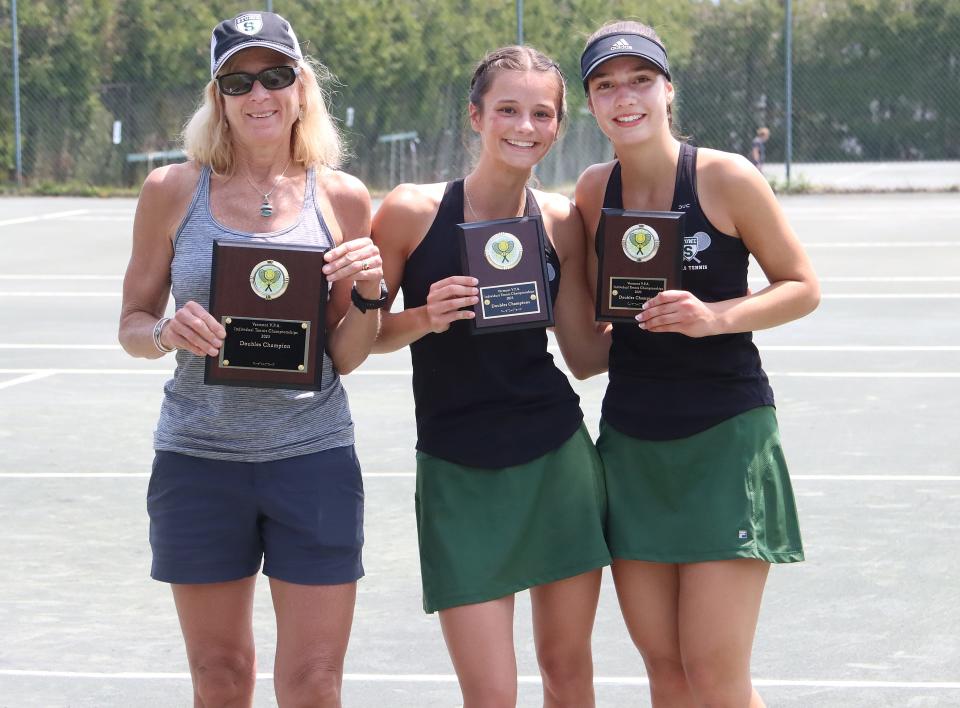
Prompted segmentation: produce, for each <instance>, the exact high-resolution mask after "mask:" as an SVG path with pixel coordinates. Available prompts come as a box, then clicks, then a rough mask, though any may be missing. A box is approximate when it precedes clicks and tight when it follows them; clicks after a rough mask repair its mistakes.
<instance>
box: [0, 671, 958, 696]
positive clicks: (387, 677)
mask: <svg viewBox="0 0 960 708" xmlns="http://www.w3.org/2000/svg"><path fill="white" fill-rule="evenodd" d="M0 676H18V677H29V678H73V679H101V680H102V679H121V680H138V681H151V680H152V681H157V680H161V681H163V680H180V681H187V680H190V674H189V673H188V672H186V671H171V672H136V671H117V672H109V673H108V672H100V671H40V670H29V669H0ZM257 680H258V681H272V680H273V675H272V674H269V673H258V674H257ZM343 680H344V681H348V682H370V683H450V684H453V683H457V677H456V676H455V675H453V674H344V675H343ZM517 681H518V682H519V683H521V684H540V683H541V681H540V677H539V676H518V677H517ZM593 682H594V684H595V685H604V686H647V685H649V683H650V680H649V679H647V678H646V677H643V676H596V677H594V679H593ZM753 685H754V686H761V687H763V686H767V687H792V686H807V687H811V688H840V689H853V688H884V689H914V690H916V689H922V690H948V691H957V690H960V681H858V680H847V681H845V680H817V679H753Z"/></svg>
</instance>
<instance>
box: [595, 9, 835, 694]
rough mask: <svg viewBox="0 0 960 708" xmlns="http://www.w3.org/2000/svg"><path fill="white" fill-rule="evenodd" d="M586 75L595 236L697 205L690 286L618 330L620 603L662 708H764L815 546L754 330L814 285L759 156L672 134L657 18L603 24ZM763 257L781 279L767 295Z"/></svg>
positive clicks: (614, 413) (798, 313)
mask: <svg viewBox="0 0 960 708" xmlns="http://www.w3.org/2000/svg"><path fill="white" fill-rule="evenodd" d="M581 78H582V79H583V81H584V89H585V91H586V92H587V98H588V107H589V109H590V111H591V112H592V113H593V115H594V116H595V117H596V119H597V123H598V125H599V127H600V129H601V130H602V131H603V132H604V133H605V134H606V135H607V137H608V138H609V139H610V141H611V142H612V144H613V148H614V151H615V154H616V155H617V160H615V161H614V162H608V163H604V164H597V165H593V166H591V167H589V168H588V169H587V170H586V171H585V172H584V173H583V175H581V177H580V180H579V181H578V184H577V189H576V203H577V207H578V208H579V209H580V212H581V214H582V215H583V218H584V222H585V228H586V229H587V233H588V234H591V236H592V237H593V238H594V239H595V238H596V235H595V234H596V230H597V226H598V222H599V218H600V210H601V208H602V207H605V206H606V207H617V208H627V209H634V210H678V211H684V212H686V214H687V217H686V225H685V230H686V233H685V235H684V243H683V246H684V250H683V258H684V261H683V272H682V281H681V289H677V290H671V291H666V292H662V293H660V294H658V295H657V296H656V297H655V298H653V299H651V300H650V301H649V302H648V303H647V304H646V307H645V309H644V311H643V312H642V314H640V315H639V316H638V317H637V324H636V325H633V324H623V325H620V324H618V325H615V326H614V327H613V328H612V329H613V335H612V344H611V351H610V366H609V371H610V383H609V386H608V389H607V393H606V396H605V399H604V405H603V418H602V423H601V435H600V439H599V440H598V442H597V448H598V450H599V452H600V454H601V457H602V459H603V461H604V467H605V479H606V485H607V490H608V499H609V511H608V514H609V516H608V523H607V540H608V543H609V546H610V551H611V554H612V556H613V558H614V561H613V575H614V580H615V582H616V586H617V593H618V596H619V599H620V605H621V608H622V610H623V614H624V618H625V620H626V623H627V627H628V629H629V630H630V634H631V637H632V639H633V641H634V643H635V644H636V645H637V647H638V649H639V650H640V653H641V654H642V656H643V660H644V663H645V664H646V668H647V673H648V675H649V677H650V690H651V696H652V699H653V705H654V706H655V707H660V706H670V707H671V708H674V707H677V706H699V705H724V706H742V707H743V708H747V706H749V707H750V708H757V707H758V706H762V705H763V702H762V700H761V699H760V696H759V695H758V694H757V693H756V691H754V690H753V688H752V684H751V681H750V653H751V647H752V642H753V636H754V632H755V628H756V621H757V616H758V613H759V608H760V599H761V595H762V593H763V587H764V583H765V580H766V577H767V572H768V569H769V565H770V563H772V562H792V561H798V560H802V559H803V549H802V544H801V542H800V536H799V529H798V525H797V521H796V513H795V507H794V502H793V494H792V491H791V489H790V484H789V476H788V475H787V471H786V465H785V463H784V462H783V456H782V452H781V449H780V445H779V437H778V433H777V427H776V418H775V415H774V412H773V394H772V391H771V390H770V387H769V384H768V382H767V378H766V375H765V374H764V373H763V369H762V367H761V365H760V358H759V354H758V353H757V350H756V347H754V345H753V343H752V341H751V336H750V332H751V331H752V330H756V329H764V328H767V327H773V326H776V325H779V324H783V323H785V322H789V321H790V320H793V319H796V318H798V317H802V316H804V315H806V314H808V313H809V312H811V311H812V310H813V309H814V308H815V307H816V306H817V303H818V301H819V288H818V285H817V281H816V278H815V276H814V273H813V269H812V268H811V265H810V263H809V261H808V259H807V257H806V255H805V254H804V251H803V249H802V248H801V246H800V244H799V242H798V240H797V237H796V236H795V235H794V233H793V231H792V230H791V228H790V226H789V225H788V224H787V222H786V219H785V218H784V216H783V213H782V211H781V210H780V207H779V205H778V204H777V201H776V199H775V197H774V195H773V193H772V192H771V190H770V188H769V186H768V185H767V184H766V182H765V181H764V179H763V177H762V175H761V174H760V173H759V172H758V171H757V170H756V168H754V167H753V166H752V165H751V164H750V163H749V162H748V161H747V160H745V159H744V158H742V157H739V156H737V155H733V154H730V153H723V152H719V151H716V150H708V149H701V150H699V151H698V150H696V149H694V148H691V147H690V146H687V145H683V144H681V143H680V142H678V140H677V139H676V138H675V137H674V136H673V135H672V134H671V103H672V102H673V99H674V89H673V85H672V84H671V81H670V70H669V65H668V62H667V55H666V50H665V49H664V48H663V45H662V43H661V42H660V40H659V38H658V37H657V36H656V34H655V33H654V32H653V30H652V29H650V28H649V27H647V26H646V25H642V24H640V23H637V22H615V23H610V24H608V25H605V26H604V27H602V28H601V29H600V30H598V31H597V32H596V33H594V35H593V36H592V37H591V38H590V39H589V41H588V43H587V46H586V48H585V50H584V53H583V56H582V58H581ZM750 254H752V255H753V256H754V257H755V258H756V260H757V262H758V263H759V264H760V266H761V267H762V268H763V271H764V273H765V274H766V276H767V278H768V279H769V281H770V285H769V286H767V287H765V288H763V289H762V290H759V291H758V292H755V293H751V292H749V290H748V289H747V280H746V272H747V260H748V256H749V255H750ZM596 269H597V260H596V256H595V255H593V253H592V249H591V255H590V256H589V258H588V272H591V273H592V274H593V276H594V277H595V275H596Z"/></svg>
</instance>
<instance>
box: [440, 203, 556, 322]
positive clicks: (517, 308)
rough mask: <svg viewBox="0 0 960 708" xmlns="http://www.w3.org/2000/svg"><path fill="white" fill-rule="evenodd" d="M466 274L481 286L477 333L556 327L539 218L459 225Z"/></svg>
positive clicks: (543, 234)
mask: <svg viewBox="0 0 960 708" xmlns="http://www.w3.org/2000/svg"><path fill="white" fill-rule="evenodd" d="M457 227H458V229H459V231H460V254H461V260H462V265H463V273H464V275H470V276H473V277H474V278H476V279H477V280H478V281H479V282H478V284H477V288H478V289H479V290H480V293H479V298H480V301H479V302H478V303H477V304H476V305H474V307H473V310H474V313H475V315H476V316H475V317H474V318H473V319H472V320H470V322H471V325H470V328H471V332H472V333H473V334H484V333H487V332H504V331H509V330H514V329H527V328H530V327H552V326H553V302H552V300H551V299H550V289H549V278H548V277H547V260H546V252H545V245H546V234H545V233H544V230H543V222H542V221H541V219H540V217H539V216H521V217H517V218H513V219H495V220H492V221H477V222H474V223H470V224H458V225H457Z"/></svg>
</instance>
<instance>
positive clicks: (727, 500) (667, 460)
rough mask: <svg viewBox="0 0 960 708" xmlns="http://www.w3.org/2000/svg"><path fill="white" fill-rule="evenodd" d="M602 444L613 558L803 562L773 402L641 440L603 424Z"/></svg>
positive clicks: (681, 561) (672, 561) (798, 527)
mask: <svg viewBox="0 0 960 708" xmlns="http://www.w3.org/2000/svg"><path fill="white" fill-rule="evenodd" d="M597 450H598V451H599V453H600V457H601V459H602V460H603V466H604V473H605V479H606V486H607V499H608V505H609V509H608V515H607V543H608V545H609V547H610V552H611V554H612V555H613V557H614V558H623V559H629V560H646V561H654V562H661V563H695V562H700V561H710V560H723V559H732V558H758V559H760V560H764V561H768V562H770V563H791V562H796V561H802V560H803V543H802V541H801V538H800V526H799V522H798V519H797V509H796V503H795V501H794V497H793V488H792V487H791V485H790V476H789V473H788V472H787V464H786V461H785V459H784V456H783V450H782V449H781V447H780V433H779V430H778V428H777V418H776V413H775V411H774V409H773V408H772V407H770V406H764V407H760V408H755V409H753V410H749V411H747V412H745V413H741V414H740V415H737V416H734V417H733V418H730V419H728V420H725V421H723V422H722V423H719V424H718V425H715V426H714V427H712V428H709V429H707V430H704V431H703V432H700V433H697V434H696V435H692V436H690V437H687V438H681V439H679V440H666V441H660V440H656V441H652V440H638V439H636V438H633V437H630V436H628V435H625V434H623V433H621V432H619V431H617V430H615V429H614V428H613V427H611V426H610V425H609V424H606V423H604V422H601V425H600V438H599V439H598V440H597Z"/></svg>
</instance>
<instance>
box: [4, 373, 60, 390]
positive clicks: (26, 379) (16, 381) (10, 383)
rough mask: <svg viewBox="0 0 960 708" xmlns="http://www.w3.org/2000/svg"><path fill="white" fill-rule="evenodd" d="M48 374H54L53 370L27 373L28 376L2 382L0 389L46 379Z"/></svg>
mask: <svg viewBox="0 0 960 708" xmlns="http://www.w3.org/2000/svg"><path fill="white" fill-rule="evenodd" d="M48 376H53V372H52V371H38V372H36V373H33V374H27V375H26V376H21V377H20V378H16V379H12V380H10V381H3V382H0V389H3V388H10V387H12V386H16V385H18V384H24V383H30V382H31V381H38V380H40V379H45V378H47V377H48Z"/></svg>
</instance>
